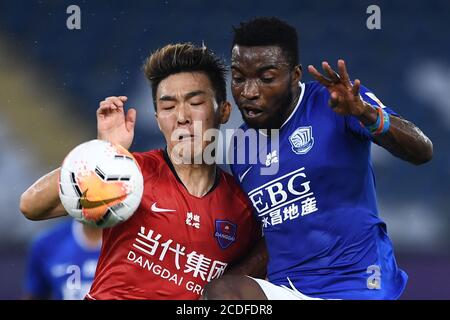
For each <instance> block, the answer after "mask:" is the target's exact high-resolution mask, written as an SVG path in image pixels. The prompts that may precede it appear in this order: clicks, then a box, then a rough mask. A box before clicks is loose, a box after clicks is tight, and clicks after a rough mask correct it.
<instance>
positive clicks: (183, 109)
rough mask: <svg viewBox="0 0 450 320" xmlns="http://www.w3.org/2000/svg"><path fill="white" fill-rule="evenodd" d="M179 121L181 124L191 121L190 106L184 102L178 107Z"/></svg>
mask: <svg viewBox="0 0 450 320" xmlns="http://www.w3.org/2000/svg"><path fill="white" fill-rule="evenodd" d="M176 114H177V122H178V123H179V124H188V123H190V122H191V113H190V110H189V107H187V106H186V105H184V104H182V105H180V106H179V107H178V108H177V113H176Z"/></svg>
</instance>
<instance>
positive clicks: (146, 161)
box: [132, 151, 160, 175]
mask: <svg viewBox="0 0 450 320" xmlns="http://www.w3.org/2000/svg"><path fill="white" fill-rule="evenodd" d="M132 155H133V157H134V159H135V160H136V162H137V163H138V165H139V168H141V171H142V173H143V174H144V173H145V174H146V175H152V174H153V173H154V172H156V171H157V169H158V166H159V164H160V160H159V159H158V157H157V156H156V153H155V151H150V152H132Z"/></svg>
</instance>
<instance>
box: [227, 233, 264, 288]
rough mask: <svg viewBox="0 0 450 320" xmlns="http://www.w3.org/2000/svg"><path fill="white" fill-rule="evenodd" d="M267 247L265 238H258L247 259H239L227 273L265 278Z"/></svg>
mask: <svg viewBox="0 0 450 320" xmlns="http://www.w3.org/2000/svg"><path fill="white" fill-rule="evenodd" d="M267 260H268V255H267V248H266V243H265V241H264V238H261V239H259V240H258V242H257V243H256V244H255V246H254V247H253V249H252V250H251V251H250V253H249V254H248V255H246V256H245V259H243V260H242V261H239V262H238V263H237V264H236V265H233V266H231V267H230V269H228V270H227V271H226V272H225V274H231V275H248V276H251V277H254V278H261V279H264V278H265V277H266V274H267V269H266V266H267Z"/></svg>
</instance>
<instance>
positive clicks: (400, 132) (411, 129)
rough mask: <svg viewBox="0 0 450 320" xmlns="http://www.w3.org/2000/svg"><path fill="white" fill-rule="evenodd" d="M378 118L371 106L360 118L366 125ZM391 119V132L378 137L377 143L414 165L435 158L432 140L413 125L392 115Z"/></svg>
mask: <svg viewBox="0 0 450 320" xmlns="http://www.w3.org/2000/svg"><path fill="white" fill-rule="evenodd" d="M376 118H377V112H376V110H375V109H373V108H372V107H370V106H369V107H368V109H367V112H365V113H364V114H362V115H361V116H360V117H359V119H360V121H361V122H362V123H363V124H364V125H368V124H372V123H374V122H375V121H376ZM389 119H390V126H389V130H388V131H387V132H386V133H385V134H384V135H381V136H376V138H375V142H376V143H377V144H378V145H380V146H382V147H383V148H385V149H386V150H388V151H389V152H390V153H392V154H393V155H395V156H396V157H398V158H400V159H403V160H405V161H408V162H411V163H413V164H416V165H419V164H423V163H425V162H428V161H430V160H431V158H432V157H433V143H432V142H431V140H430V139H429V138H428V137H427V136H426V135H425V134H424V133H423V132H422V131H421V130H420V129H419V128H418V127H416V126H415V125H414V124H413V123H411V122H409V121H407V120H405V119H402V118H399V117H396V116H392V115H391V116H390V117H389Z"/></svg>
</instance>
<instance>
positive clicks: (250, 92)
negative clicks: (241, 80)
mask: <svg viewBox="0 0 450 320" xmlns="http://www.w3.org/2000/svg"><path fill="white" fill-rule="evenodd" d="M241 96H242V97H243V98H245V99H247V100H255V99H258V98H259V88H258V84H257V82H256V80H252V79H249V80H247V81H245V84H244V89H243V90H242V92H241Z"/></svg>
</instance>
